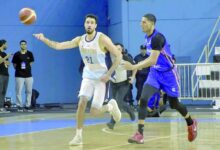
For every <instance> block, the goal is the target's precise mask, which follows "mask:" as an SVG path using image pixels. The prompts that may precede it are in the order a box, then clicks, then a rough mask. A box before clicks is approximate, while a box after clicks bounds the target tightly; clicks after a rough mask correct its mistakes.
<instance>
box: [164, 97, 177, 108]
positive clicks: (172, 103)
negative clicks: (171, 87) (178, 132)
mask: <svg viewBox="0 0 220 150" xmlns="http://www.w3.org/2000/svg"><path fill="white" fill-rule="evenodd" d="M167 98H168V99H169V103H170V108H171V109H176V108H177V105H178V103H179V100H178V98H177V97H171V96H168V97H167Z"/></svg>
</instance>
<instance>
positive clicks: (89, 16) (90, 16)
mask: <svg viewBox="0 0 220 150" xmlns="http://www.w3.org/2000/svg"><path fill="white" fill-rule="evenodd" d="M87 18H93V19H95V22H96V24H97V23H98V17H97V16H96V15H94V14H88V15H86V17H85V21H86V19H87Z"/></svg>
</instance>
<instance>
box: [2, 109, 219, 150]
mask: <svg viewBox="0 0 220 150" xmlns="http://www.w3.org/2000/svg"><path fill="white" fill-rule="evenodd" d="M191 114H192V116H193V117H196V118H197V119H198V125H199V126H198V128H199V132H198V137H197V139H196V140H195V141H194V142H192V143H190V142H188V141H187V130H186V123H185V121H184V120H183V119H182V118H181V116H180V115H179V114H177V113H176V112H173V111H168V112H165V113H163V114H162V116H161V117H160V118H148V119H146V124H145V132H144V136H145V144H129V143H128V142H127V139H128V137H130V136H131V135H132V134H133V133H134V132H135V131H136V125H137V124H136V122H131V121H130V120H129V119H128V118H127V117H128V116H127V115H126V114H123V117H124V118H123V119H122V121H121V123H120V124H118V125H117V126H116V127H115V129H114V130H109V129H107V128H106V125H105V124H106V122H107V121H108V119H109V116H108V114H105V115H104V116H103V117H101V118H92V117H90V115H89V114H86V120H85V124H86V125H85V128H84V131H83V142H84V144H83V145H82V146H71V147H70V146H68V142H69V141H70V140H71V139H72V137H73V136H74V134H75V125H76V122H75V114H74V113H71V112H65V111H64V112H62V111H60V112H57V113H54V112H53V113H47V112H43V113H42V112H41V113H17V114H16V113H14V114H13V115H10V116H4V115H1V116H0V150H134V149H138V150H141V149H145V150H146V149H148V150H158V149H159V150H219V149H220V112H202V111H201V112H200V111H198V112H192V113H191Z"/></svg>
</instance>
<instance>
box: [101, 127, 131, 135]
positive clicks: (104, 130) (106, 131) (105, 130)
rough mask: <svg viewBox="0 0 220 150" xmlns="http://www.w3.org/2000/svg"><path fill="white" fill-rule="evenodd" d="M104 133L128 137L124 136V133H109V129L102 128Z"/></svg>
mask: <svg viewBox="0 0 220 150" xmlns="http://www.w3.org/2000/svg"><path fill="white" fill-rule="evenodd" d="M102 131H103V132H105V133H108V134H113V135H127V134H123V133H118V132H113V131H108V128H102Z"/></svg>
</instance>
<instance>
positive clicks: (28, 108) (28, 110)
mask: <svg viewBox="0 0 220 150" xmlns="http://www.w3.org/2000/svg"><path fill="white" fill-rule="evenodd" d="M24 111H25V112H34V110H33V109H32V108H31V107H25V108H24Z"/></svg>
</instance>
